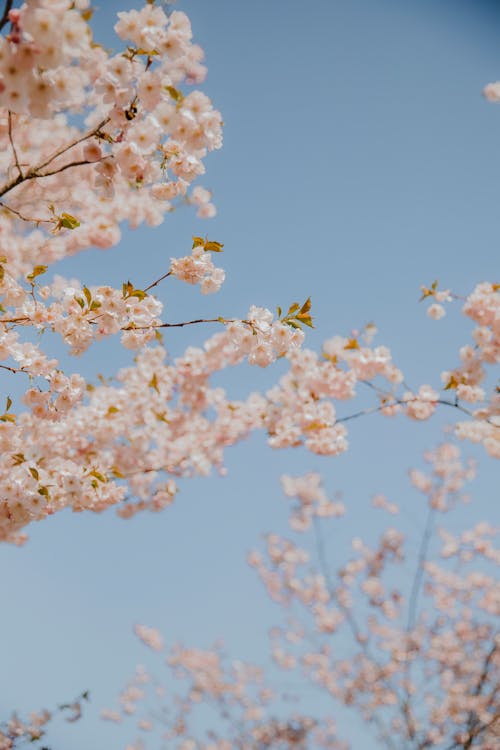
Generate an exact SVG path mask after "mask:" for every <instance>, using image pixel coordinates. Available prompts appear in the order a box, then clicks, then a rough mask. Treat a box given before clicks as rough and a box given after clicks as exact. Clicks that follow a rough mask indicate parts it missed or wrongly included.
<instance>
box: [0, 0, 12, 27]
mask: <svg viewBox="0 0 500 750" xmlns="http://www.w3.org/2000/svg"><path fill="white" fill-rule="evenodd" d="M12 3H13V0H5V7H4V9H3V14H2V17H1V18H0V31H1V30H2V29H3V27H4V26H5V25H6V24H7V23H8V20H9V13H10V11H11V10H12Z"/></svg>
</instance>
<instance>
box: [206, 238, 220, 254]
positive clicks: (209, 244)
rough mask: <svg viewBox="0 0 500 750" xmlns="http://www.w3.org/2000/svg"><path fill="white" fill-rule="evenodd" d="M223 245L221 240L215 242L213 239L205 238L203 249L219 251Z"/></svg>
mask: <svg viewBox="0 0 500 750" xmlns="http://www.w3.org/2000/svg"><path fill="white" fill-rule="evenodd" d="M223 247H224V245H223V244H222V242H215V240H207V241H206V242H205V246H204V250H205V252H209V251H211V252H213V253H221V252H222V248H223Z"/></svg>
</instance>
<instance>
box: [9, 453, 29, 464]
mask: <svg viewBox="0 0 500 750" xmlns="http://www.w3.org/2000/svg"><path fill="white" fill-rule="evenodd" d="M11 458H12V460H13V462H14V466H19V464H23V463H24V462H25V461H26V459H25V457H24V453H13V454H12V456H11Z"/></svg>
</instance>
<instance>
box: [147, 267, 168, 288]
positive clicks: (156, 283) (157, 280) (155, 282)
mask: <svg viewBox="0 0 500 750" xmlns="http://www.w3.org/2000/svg"><path fill="white" fill-rule="evenodd" d="M169 276H172V271H169V272H168V273H165V274H163V276H160V278H159V279H156V281H153V283H152V284H150V285H149V286H147V287H146V288H145V289H143V290H142V291H143V292H149V290H150V289H152V288H153V287H154V286H158V284H159V283H160V281H163V279H167V278H168V277H169Z"/></svg>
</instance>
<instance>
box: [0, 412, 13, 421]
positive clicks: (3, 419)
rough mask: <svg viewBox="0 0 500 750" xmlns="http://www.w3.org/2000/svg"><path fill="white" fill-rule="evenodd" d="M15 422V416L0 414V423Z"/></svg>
mask: <svg viewBox="0 0 500 750" xmlns="http://www.w3.org/2000/svg"><path fill="white" fill-rule="evenodd" d="M15 421H16V415H15V414H2V416H1V417H0V422H14V423H15Z"/></svg>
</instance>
